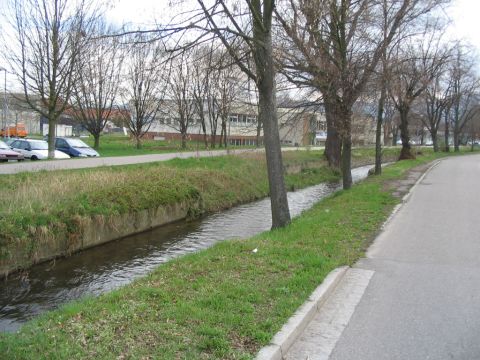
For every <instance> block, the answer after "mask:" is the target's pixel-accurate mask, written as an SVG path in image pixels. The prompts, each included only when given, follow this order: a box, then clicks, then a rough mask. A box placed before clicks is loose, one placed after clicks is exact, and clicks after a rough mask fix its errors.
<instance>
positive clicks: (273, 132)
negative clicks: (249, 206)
mask: <svg viewBox="0 0 480 360" xmlns="http://www.w3.org/2000/svg"><path fill="white" fill-rule="evenodd" d="M197 3H198V5H199V6H200V9H201V14H202V19H203V20H205V21H206V24H205V23H201V22H198V21H197V22H190V24H191V25H190V27H193V28H196V29H197V30H200V32H201V35H200V36H199V38H201V37H202V36H204V35H202V34H214V36H215V37H216V38H217V39H219V40H220V42H221V43H222V45H223V46H224V47H225V49H226V50H227V51H228V53H229V55H230V56H231V57H232V59H233V61H234V62H235V64H236V65H237V66H238V67H239V68H240V69H241V70H242V71H243V72H244V73H245V74H246V75H247V76H248V77H249V78H250V79H251V80H252V81H254V82H255V84H256V86H257V88H258V92H259V115H258V120H259V121H261V122H262V124H263V127H264V142H265V153H266V158H267V170H268V181H269V188H270V200H271V205H272V228H277V227H282V226H285V225H287V224H288V223H289V222H290V211H289V208H288V200H287V193H286V188H285V181H284V177H283V162H282V153H281V147H280V136H279V130H278V118H277V111H276V100H275V66H274V61H273V47H272V22H273V12H274V8H275V0H263V1H261V0H245V1H243V2H232V3H227V2H226V1H224V0H214V1H212V2H211V3H210V4H209V5H207V4H206V1H203V0H197ZM203 20H202V21H203ZM250 55H251V58H253V63H254V69H252V67H250V66H249V64H250V62H249V61H248V57H249V56H250Z"/></svg>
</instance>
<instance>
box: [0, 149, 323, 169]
mask: <svg viewBox="0 0 480 360" xmlns="http://www.w3.org/2000/svg"><path fill="white" fill-rule="evenodd" d="M310 149H311V150H321V149H323V148H321V147H315V148H310ZM293 150H305V148H284V149H282V151H293ZM261 151H263V149H235V150H215V151H191V152H178V153H168V154H149V155H135V156H116V157H98V158H87V159H85V158H80V159H78V158H77V159H70V160H48V161H44V160H42V161H25V162H21V163H18V162H12V163H8V164H1V165H0V174H16V173H19V172H26V171H41V170H46V171H51V170H65V169H84V168H92V167H100V166H116V165H129V164H141V163H149V162H156V161H167V160H171V159H174V158H182V159H185V158H191V157H213V156H224V155H227V154H233V155H234V154H241V153H248V152H261Z"/></svg>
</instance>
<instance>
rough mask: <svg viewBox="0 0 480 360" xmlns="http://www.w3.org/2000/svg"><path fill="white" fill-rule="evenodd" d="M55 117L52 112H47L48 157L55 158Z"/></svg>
mask: <svg viewBox="0 0 480 360" xmlns="http://www.w3.org/2000/svg"><path fill="white" fill-rule="evenodd" d="M56 125H57V119H56V118H55V116H54V114H53V112H50V113H49V114H48V158H49V159H54V158H55V135H56V130H57V129H56Z"/></svg>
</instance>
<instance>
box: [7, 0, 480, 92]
mask: <svg viewBox="0 0 480 360" xmlns="http://www.w3.org/2000/svg"><path fill="white" fill-rule="evenodd" d="M191 1H193V0H112V1H111V3H110V4H111V5H110V6H111V9H110V10H109V11H108V12H107V18H108V20H109V21H111V22H113V23H116V24H118V25H120V24H123V23H130V24H131V25H134V26H135V25H138V26H141V27H149V25H150V26H153V25H154V24H155V20H163V21H165V19H167V18H168V14H169V4H170V3H171V2H175V3H182V2H183V3H184V6H185V3H187V4H188V3H189V2H190V3H191ZM6 2H7V0H0V8H3V7H4V6H5V3H6ZM447 14H448V15H449V16H450V17H451V19H452V24H451V25H450V29H449V36H450V37H452V38H461V39H465V40H467V41H468V42H470V43H471V44H472V45H473V46H474V47H475V48H476V49H477V52H478V54H479V56H480V0H453V4H452V6H451V7H450V8H449V9H448V11H447ZM0 66H3V64H2V62H0ZM1 75H3V74H1ZM0 80H1V79H0ZM2 85H3V83H2ZM7 86H8V85H7Z"/></svg>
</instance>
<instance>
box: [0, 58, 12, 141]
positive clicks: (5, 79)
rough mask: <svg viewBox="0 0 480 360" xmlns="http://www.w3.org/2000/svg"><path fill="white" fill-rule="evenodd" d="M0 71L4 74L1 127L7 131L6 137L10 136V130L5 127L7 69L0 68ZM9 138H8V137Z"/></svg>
mask: <svg viewBox="0 0 480 360" xmlns="http://www.w3.org/2000/svg"><path fill="white" fill-rule="evenodd" d="M0 71H4V72H5V76H4V83H3V85H4V86H3V109H2V110H3V111H2V127H3V129H6V130H7V136H8V135H10V131H9V130H10V129H8V126H7V109H8V108H7V106H8V105H7V69H5V68H4V67H0ZM8 137H10V136H8Z"/></svg>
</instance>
